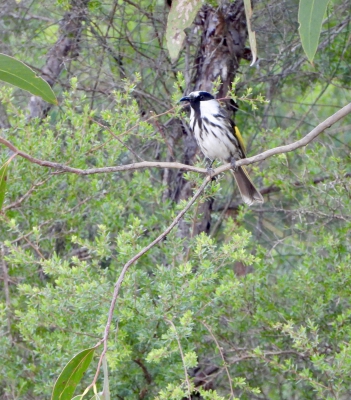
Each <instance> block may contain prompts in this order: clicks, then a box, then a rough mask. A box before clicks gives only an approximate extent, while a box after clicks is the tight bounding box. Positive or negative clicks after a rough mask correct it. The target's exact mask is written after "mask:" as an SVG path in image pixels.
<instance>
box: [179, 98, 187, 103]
mask: <svg viewBox="0 0 351 400" xmlns="http://www.w3.org/2000/svg"><path fill="white" fill-rule="evenodd" d="M182 101H190V98H189V97H188V96H185V97H182V98H181V99H180V100H179V103H180V102H182Z"/></svg>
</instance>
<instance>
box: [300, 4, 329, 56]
mask: <svg viewBox="0 0 351 400" xmlns="http://www.w3.org/2000/svg"><path fill="white" fill-rule="evenodd" d="M328 3H329V0H300V5H299V23H300V27H299V32H300V38H301V43H302V47H303V49H304V51H305V53H306V55H307V58H308V59H309V61H310V62H312V61H313V58H314V56H315V54H316V51H317V47H318V42H319V36H320V34H321V29H322V22H323V17H324V14H325V12H326V9H327V5H328Z"/></svg>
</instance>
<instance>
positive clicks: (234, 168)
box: [230, 157, 238, 172]
mask: <svg viewBox="0 0 351 400" xmlns="http://www.w3.org/2000/svg"><path fill="white" fill-rule="evenodd" d="M230 165H231V166H232V170H233V171H234V172H235V171H236V170H237V169H238V167H237V166H236V159H235V158H234V157H232V158H231V159H230Z"/></svg>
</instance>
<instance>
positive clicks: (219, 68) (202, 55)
mask: <svg viewBox="0 0 351 400" xmlns="http://www.w3.org/2000/svg"><path fill="white" fill-rule="evenodd" d="M195 26H196V27H195V29H198V27H200V28H201V29H202V35H201V41H200V45H199V47H198V53H197V56H196V58H195V63H194V66H193V68H194V70H195V71H196V72H195V74H194V77H193V79H192V82H191V83H192V89H191V90H190V91H193V90H205V91H207V92H211V91H212V89H213V82H214V81H215V80H217V79H218V78H220V80H221V82H222V84H221V86H220V88H219V93H218V95H217V97H218V98H222V97H225V96H226V94H227V92H228V89H230V87H231V83H232V81H233V79H234V77H235V75H236V72H237V70H238V68H239V63H240V60H241V59H242V58H245V59H247V58H248V53H249V52H248V51H247V49H245V42H246V39H247V29H246V16H245V10H244V3H243V1H242V0H237V1H236V2H234V3H231V2H228V1H226V2H223V3H222V6H221V7H220V8H219V9H215V8H213V7H211V6H207V5H206V6H204V7H203V8H202V9H201V11H200V12H199V15H198V16H197V19H196V21H195ZM228 107H229V108H231V110H232V112H235V108H234V107H231V106H230V104H229V102H228ZM185 133H186V136H185V140H184V162H185V163H193V162H194V159H195V156H196V155H197V154H198V153H199V149H198V148H197V145H196V142H195V138H194V136H193V134H192V133H190V131H189V129H185ZM178 181H179V185H178V189H177V193H178V195H177V198H176V199H177V201H180V200H183V199H187V198H189V197H190V196H191V194H192V187H191V185H190V184H189V182H187V181H185V180H184V178H183V177H182V174H181V173H180V175H178ZM212 204H213V200H212V199H209V200H207V201H206V202H205V203H203V204H201V206H200V207H199V210H198V214H201V218H199V219H198V221H197V222H196V223H195V224H194V225H193V231H192V232H190V228H189V226H188V225H187V224H186V223H185V222H184V220H183V221H181V222H180V224H179V232H180V235H181V237H189V235H190V236H195V235H198V234H199V233H201V232H206V233H208V232H209V230H210V226H211V211H212Z"/></svg>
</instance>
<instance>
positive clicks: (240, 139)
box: [234, 125, 246, 157]
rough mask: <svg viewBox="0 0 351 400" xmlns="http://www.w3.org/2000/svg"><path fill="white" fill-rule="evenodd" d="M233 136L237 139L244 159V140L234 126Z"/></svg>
mask: <svg viewBox="0 0 351 400" xmlns="http://www.w3.org/2000/svg"><path fill="white" fill-rule="evenodd" d="M234 134H235V137H236V138H237V139H238V142H239V145H240V147H241V150H242V151H243V153H244V155H245V157H246V149H245V144H244V140H243V138H242V136H241V133H240V131H239V128H238V127H237V126H236V125H235V126H234Z"/></svg>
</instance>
